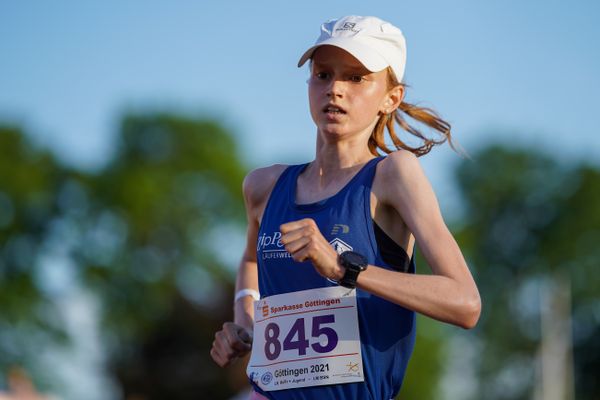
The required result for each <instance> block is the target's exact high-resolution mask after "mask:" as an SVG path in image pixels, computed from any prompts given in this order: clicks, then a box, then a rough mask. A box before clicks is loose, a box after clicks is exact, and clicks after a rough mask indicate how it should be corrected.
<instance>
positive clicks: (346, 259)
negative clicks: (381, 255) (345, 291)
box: [338, 251, 369, 289]
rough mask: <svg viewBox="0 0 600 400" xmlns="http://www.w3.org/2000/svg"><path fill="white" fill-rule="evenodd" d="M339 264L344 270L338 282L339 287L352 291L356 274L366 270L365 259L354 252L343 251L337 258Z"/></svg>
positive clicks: (366, 263) (356, 277)
mask: <svg viewBox="0 0 600 400" xmlns="http://www.w3.org/2000/svg"><path fill="white" fill-rule="evenodd" d="M338 259H339V261H340V264H341V265H342V267H344V268H345V269H346V272H345V273H344V277H343V278H342V279H340V280H339V281H338V283H339V284H340V285H341V286H344V287H347V288H350V289H354V288H355V287H356V280H357V279H358V274H360V273H361V272H362V271H364V270H365V269H367V265H369V263H368V262H367V259H366V258H365V257H364V256H363V255H362V254H358V253H356V252H354V251H344V252H343V253H342V254H340V255H339V256H338Z"/></svg>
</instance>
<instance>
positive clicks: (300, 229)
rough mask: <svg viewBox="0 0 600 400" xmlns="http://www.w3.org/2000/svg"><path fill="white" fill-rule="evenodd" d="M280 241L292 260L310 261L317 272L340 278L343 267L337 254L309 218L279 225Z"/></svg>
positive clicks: (327, 276) (336, 278)
mask: <svg viewBox="0 0 600 400" xmlns="http://www.w3.org/2000/svg"><path fill="white" fill-rule="evenodd" d="M279 229H280V230H281V242H282V243H283V244H284V245H285V249H286V250H287V252H288V253H290V254H291V256H292V258H293V259H294V261H297V262H303V261H307V260H309V261H311V262H312V264H313V266H314V267H315V269H316V270H317V272H318V273H319V274H320V275H322V276H324V277H325V278H330V279H333V280H335V281H338V280H340V279H342V277H343V276H344V272H345V271H344V269H343V268H342V267H341V266H340V265H339V263H338V254H337V252H336V251H335V250H334V249H333V247H332V246H331V245H330V244H329V242H327V240H326V239H325V238H324V237H323V235H322V234H321V231H320V230H319V227H318V226H317V223H316V222H315V221H314V220H313V219H311V218H305V219H301V220H298V221H292V222H288V223H286V224H283V225H281V227H280V228H279Z"/></svg>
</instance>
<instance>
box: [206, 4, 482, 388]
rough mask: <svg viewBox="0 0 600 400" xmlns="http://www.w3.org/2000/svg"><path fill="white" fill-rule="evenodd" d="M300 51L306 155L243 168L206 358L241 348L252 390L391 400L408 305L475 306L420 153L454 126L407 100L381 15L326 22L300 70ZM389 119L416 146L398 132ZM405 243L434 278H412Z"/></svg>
mask: <svg viewBox="0 0 600 400" xmlns="http://www.w3.org/2000/svg"><path fill="white" fill-rule="evenodd" d="M309 60H310V79H309V81H308V98H309V104H310V112H311V116H312V119H313V121H314V122H315V124H316V127H317V146H316V156H315V159H314V160H313V161H312V162H310V163H308V164H303V165H293V166H285V165H273V166H271V167H267V168H261V169H257V170H255V171H252V172H251V173H250V174H248V176H247V177H246V179H245V181H244V186H243V189H244V197H245V203H246V209H247V215H248V233H247V238H248V241H247V246H246V250H245V252H244V255H243V258H242V262H241V264H240V269H239V273H238V278H237V283H236V290H237V293H236V296H235V306H234V307H235V322H228V323H225V324H224V325H223V329H222V330H221V331H219V332H217V334H216V335H215V341H214V342H213V347H212V349H211V355H212V357H213V359H214V360H215V362H217V364H219V365H220V366H226V365H228V364H229V363H231V362H232V361H233V360H235V359H236V358H238V357H241V356H244V355H246V354H247V353H248V352H251V358H250V361H249V364H248V375H249V377H250V379H251V382H252V385H253V387H254V392H253V397H254V398H256V399H262V398H270V399H391V398H393V397H394V396H396V395H397V393H398V392H399V390H400V386H401V384H402V379H403V377H404V373H405V371H406V366H407V363H408V360H409V358H410V355H411V352H412V349H413V346H414V338H415V312H419V313H421V314H424V315H427V316H429V317H431V318H435V319H437V320H440V321H444V322H448V323H451V324H454V325H458V326H460V327H463V328H471V327H473V326H474V325H475V324H476V323H477V320H478V318H479V314H480V310H481V302H480V298H479V293H478V290H477V287H476V285H475V282H474V281H473V278H472V276H471V273H470V272H469V269H468V267H467V265H466V263H465V260H464V258H463V256H462V254H461V251H460V249H459V247H458V245H457V243H456V241H455V240H454V238H453V237H452V235H451V233H450V232H449V231H448V228H447V227H446V225H445V223H444V220H443V219H442V216H441V213H440V210H439V206H438V203H437V200H436V197H435V195H434V193H433V191H432V188H431V186H430V184H429V182H428V180H427V178H426V177H425V175H424V173H423V171H422V169H421V167H420V165H419V162H418V160H417V157H418V156H421V155H424V154H426V153H428V152H429V151H430V149H431V148H432V147H433V146H434V145H437V144H440V143H442V142H443V141H445V140H448V141H449V142H450V144H452V143H451V136H450V126H449V124H448V123H446V122H445V121H443V120H442V119H440V118H439V117H438V116H437V115H436V114H435V113H434V112H433V111H431V110H429V109H425V108H419V107H415V106H414V105H411V104H409V103H406V102H404V101H403V99H404V95H405V85H404V84H403V83H401V82H402V77H403V74H404V67H405V62H406V48H405V40H404V37H403V35H402V32H401V31H400V30H399V29H398V28H396V27H394V26H393V25H391V24H389V23H387V22H385V21H382V20H380V19H378V18H375V17H358V16H348V17H344V18H341V19H337V20H332V21H328V22H326V23H324V24H323V25H322V27H321V35H320V37H319V38H318V40H317V42H316V44H315V45H314V46H312V47H311V48H309V49H308V50H307V51H306V52H305V53H304V55H303V56H302V57H301V59H300V62H299V66H301V65H303V64H304V63H305V62H306V61H309ZM403 114H406V115H408V116H410V117H412V118H414V119H416V120H417V121H420V122H422V123H424V124H426V125H428V126H430V127H431V128H433V129H435V130H437V131H438V132H439V133H440V134H441V140H433V139H430V138H427V137H425V136H424V135H422V134H421V132H419V131H418V130H417V129H415V128H414V127H412V126H410V125H408V124H407V123H406V122H405V120H404V115H403ZM394 123H398V124H399V125H400V127H401V128H403V129H404V130H406V131H407V132H409V133H410V134H412V135H415V136H416V137H418V138H419V139H420V140H421V141H422V143H421V145H420V146H416V147H411V146H409V145H408V144H406V143H405V142H404V141H402V140H401V139H400V138H399V137H398V136H397V135H396V133H395V126H394ZM386 129H387V131H388V134H389V136H390V138H391V140H392V142H393V143H394V146H395V148H396V149H395V150H394V151H391V150H390V149H389V148H388V147H387V146H386V144H385V142H384V131H385V130H386ZM380 151H381V152H383V153H385V154H386V156H380V155H379V154H380V153H379V152H380ZM415 243H418V245H419V248H420V250H421V252H422V254H423V256H424V258H425V260H426V261H427V263H428V264H429V266H430V268H431V271H432V274H430V275H418V274H415V264H414V250H413V249H414V245H415ZM258 292H260V297H259V295H258ZM259 299H260V300H259ZM254 300H257V301H256V302H255V301H254Z"/></svg>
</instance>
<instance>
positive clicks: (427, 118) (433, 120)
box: [368, 67, 462, 157]
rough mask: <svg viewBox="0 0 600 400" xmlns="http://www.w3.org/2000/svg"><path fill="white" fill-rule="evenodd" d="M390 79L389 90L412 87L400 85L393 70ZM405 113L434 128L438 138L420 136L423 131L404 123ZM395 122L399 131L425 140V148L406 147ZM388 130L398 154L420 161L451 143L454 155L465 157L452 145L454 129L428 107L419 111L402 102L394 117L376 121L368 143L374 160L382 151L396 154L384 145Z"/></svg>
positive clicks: (422, 146) (393, 114)
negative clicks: (410, 156)
mask: <svg viewBox="0 0 600 400" xmlns="http://www.w3.org/2000/svg"><path fill="white" fill-rule="evenodd" d="M387 77H388V89H391V88H393V87H396V86H403V87H405V88H406V87H409V85H407V84H404V83H400V82H398V80H397V79H396V75H395V74H394V72H393V71H392V69H391V68H390V67H388V68H387ZM403 113H404V114H406V115H408V116H409V117H411V118H412V119H415V120H417V121H419V122H421V123H423V124H425V125H427V126H429V127H430V128H433V129H434V130H435V131H437V132H438V135H439V138H429V137H426V136H425V135H423V133H421V131H420V130H418V129H417V128H415V127H413V126H411V125H409V124H408V123H407V122H406V120H405V119H404V116H403ZM394 122H396V123H398V125H400V127H401V128H402V129H404V130H405V131H407V132H408V133H410V134H412V135H414V136H416V137H418V138H419V139H420V140H422V141H423V143H422V145H421V146H418V147H412V146H409V145H408V144H406V142H404V141H403V140H402V139H400V138H399V137H398V135H397V134H396V129H395V124H394ZM386 128H387V131H388V134H389V136H390V138H391V139H392V142H393V143H394V146H395V147H396V149H395V150H400V149H404V150H408V151H410V152H411V153H413V154H415V155H416V156H417V157H420V156H423V155H425V154H427V153H429V152H430V151H431V149H432V148H433V146H436V145H439V144H442V143H444V142H446V141H448V144H449V145H450V147H451V148H452V149H453V150H454V151H456V152H457V153H462V152H461V151H459V150H457V149H456V147H455V145H454V143H453V142H452V135H451V133H450V128H451V127H450V124H449V123H448V122H446V121H444V120H443V119H442V118H441V117H440V116H439V115H438V114H437V113H436V112H435V111H434V110H432V109H430V108H427V107H418V106H416V105H414V104H410V103H407V102H404V101H402V103H400V106H398V108H397V109H396V110H394V111H393V112H392V113H389V114H382V115H381V116H380V117H379V120H378V121H377V124H376V125H375V128H373V132H372V133H371V136H370V137H369V142H368V145H369V150H370V151H371V153H372V154H373V155H375V156H378V155H380V154H379V150H381V151H383V152H384V153H386V154H389V153H391V152H392V151H394V150H391V149H390V148H389V147H388V146H387V145H386V144H385V137H384V131H385V130H386Z"/></svg>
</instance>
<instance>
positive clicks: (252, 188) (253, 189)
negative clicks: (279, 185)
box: [243, 164, 287, 219]
mask: <svg viewBox="0 0 600 400" xmlns="http://www.w3.org/2000/svg"><path fill="white" fill-rule="evenodd" d="M286 168H287V165H284V164H274V165H271V166H268V167H263V168H257V169H255V170H252V171H250V172H249V173H248V175H246V177H245V178H244V183H243V190H244V199H245V201H246V207H247V209H248V211H249V212H251V211H252V212H253V214H254V213H256V215H257V216H260V215H262V209H263V208H264V206H265V204H266V201H267V199H268V198H269V195H270V194H271V191H272V190H273V187H274V186H275V183H276V182H277V179H278V178H279V176H280V175H281V173H282V172H283V171H284V170H285V169H286ZM259 219H260V218H259Z"/></svg>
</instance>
